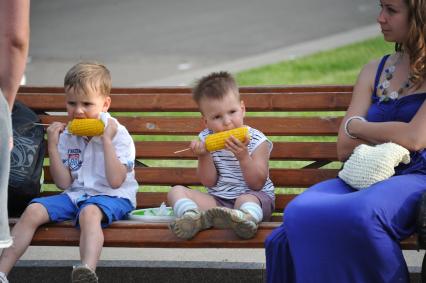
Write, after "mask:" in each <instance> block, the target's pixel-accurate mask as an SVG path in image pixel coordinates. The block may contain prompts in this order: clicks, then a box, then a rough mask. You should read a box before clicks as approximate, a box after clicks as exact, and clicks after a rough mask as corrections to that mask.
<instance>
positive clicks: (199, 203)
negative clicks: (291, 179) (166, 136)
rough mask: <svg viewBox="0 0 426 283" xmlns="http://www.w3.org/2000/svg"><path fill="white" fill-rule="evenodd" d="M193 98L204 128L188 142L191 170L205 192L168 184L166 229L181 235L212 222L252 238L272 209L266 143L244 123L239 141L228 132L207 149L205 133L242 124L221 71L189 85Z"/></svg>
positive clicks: (234, 92)
mask: <svg viewBox="0 0 426 283" xmlns="http://www.w3.org/2000/svg"><path fill="white" fill-rule="evenodd" d="M193 98H194V100H195V102H196V103H197V105H198V107H199V109H200V112H201V114H202V120H203V122H204V125H205V126H206V129H204V130H203V131H202V132H201V133H200V134H199V139H196V140H194V141H192V142H191V145H190V147H191V149H192V152H193V153H194V154H195V155H197V156H198V168H197V175H198V177H199V179H200V181H201V183H202V184H203V185H204V186H205V187H207V193H203V192H200V191H197V190H193V189H189V188H187V187H184V186H180V185H178V186H174V187H172V188H171V190H170V192H169V193H168V202H169V203H170V204H171V205H172V206H173V210H174V213H175V215H176V217H177V219H176V221H174V222H172V223H171V225H170V228H171V230H172V231H173V233H174V234H175V235H176V236H177V237H179V238H182V239H190V238H192V237H194V236H195V235H196V234H197V233H198V232H199V231H201V230H204V229H207V228H210V227H212V226H214V227H217V228H230V229H233V230H234V232H235V233H236V234H237V236H239V237H241V238H243V239H249V238H252V237H253V236H254V235H255V234H256V232H257V227H258V223H259V222H261V221H262V220H268V219H269V218H270V217H271V214H272V211H273V210H274V200H275V195H274V185H273V184H272V182H271V180H270V179H269V166H268V162H269V155H270V152H271V150H272V142H271V141H269V140H268V139H267V137H266V136H265V135H264V134H263V133H261V132H260V131H258V130H256V129H254V128H251V127H248V126H247V127H248V128H249V136H248V137H246V139H245V141H244V142H241V141H239V140H238V139H236V138H235V137H233V136H231V137H230V138H228V139H227V140H226V143H225V149H223V150H217V151H213V152H208V151H207V149H206V146H205V138H206V137H207V136H208V135H209V134H213V133H217V132H222V131H226V130H231V129H234V128H239V127H242V126H244V116H245V105H244V102H243V101H242V100H241V99H240V94H239V91H238V86H237V83H236V82H235V79H234V78H233V77H232V76H231V75H230V74H229V73H227V72H219V73H212V74H210V75H208V76H205V77H203V78H201V79H200V80H199V81H198V83H197V85H196V86H195V87H194V89H193Z"/></svg>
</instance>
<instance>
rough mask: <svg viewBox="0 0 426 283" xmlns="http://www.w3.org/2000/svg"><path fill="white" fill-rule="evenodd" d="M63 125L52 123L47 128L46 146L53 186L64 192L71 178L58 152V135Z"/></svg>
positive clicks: (70, 182) (63, 127)
mask: <svg viewBox="0 0 426 283" xmlns="http://www.w3.org/2000/svg"><path fill="white" fill-rule="evenodd" d="M65 126H66V125H65V124H64V123H60V122H54V123H52V125H50V126H49V127H48V128H47V144H48V151H49V161H50V166H49V169H50V174H51V175H52V178H53V181H54V182H55V185H56V186H57V187H58V188H60V189H62V190H65V189H67V188H68V187H69V186H70V185H71V184H72V177H71V173H70V171H69V169H68V168H67V167H66V166H65V165H64V164H63V163H62V159H61V156H60V154H59V150H58V143H59V134H60V132H62V131H63V130H64V129H65Z"/></svg>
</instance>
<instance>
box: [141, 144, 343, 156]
mask: <svg viewBox="0 0 426 283" xmlns="http://www.w3.org/2000/svg"><path fill="white" fill-rule="evenodd" d="M135 145H136V158H145V159H196V156H195V155H194V154H192V152H191V151H190V150H188V151H184V152H180V153H177V154H175V153H174V152H175V151H178V150H181V149H185V148H188V146H189V142H188V141H178V142H177V141H141V142H135ZM336 150H337V149H336V143H335V142H274V148H273V149H272V152H271V157H270V160H330V161H331V160H332V161H337V152H336Z"/></svg>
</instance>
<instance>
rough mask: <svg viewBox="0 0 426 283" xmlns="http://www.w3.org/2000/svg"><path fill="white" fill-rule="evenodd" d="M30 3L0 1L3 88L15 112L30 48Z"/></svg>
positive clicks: (1, 81) (0, 47)
mask: <svg viewBox="0 0 426 283" xmlns="http://www.w3.org/2000/svg"><path fill="white" fill-rule="evenodd" d="M29 2H30V1H29V0H13V1H10V0H9V1H8V0H0V37H1V38H2V40H0V58H1V60H0V88H1V89H2V92H3V94H4V96H5V97H6V100H7V102H8V104H9V107H10V110H12V107H13V103H14V101H15V97H16V92H17V91H18V88H19V83H20V81H21V78H22V75H23V74H24V70H25V64H26V61H27V55H28V48H29V33H30V26H29V24H30V23H29V13H30V8H29V6H30V3H29Z"/></svg>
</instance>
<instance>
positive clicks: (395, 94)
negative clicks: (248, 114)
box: [389, 91, 399, 100]
mask: <svg viewBox="0 0 426 283" xmlns="http://www.w3.org/2000/svg"><path fill="white" fill-rule="evenodd" d="M398 96H399V93H398V92H397V91H392V92H391V93H390V94H389V98H390V99H392V100H395V99H397V98H398Z"/></svg>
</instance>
